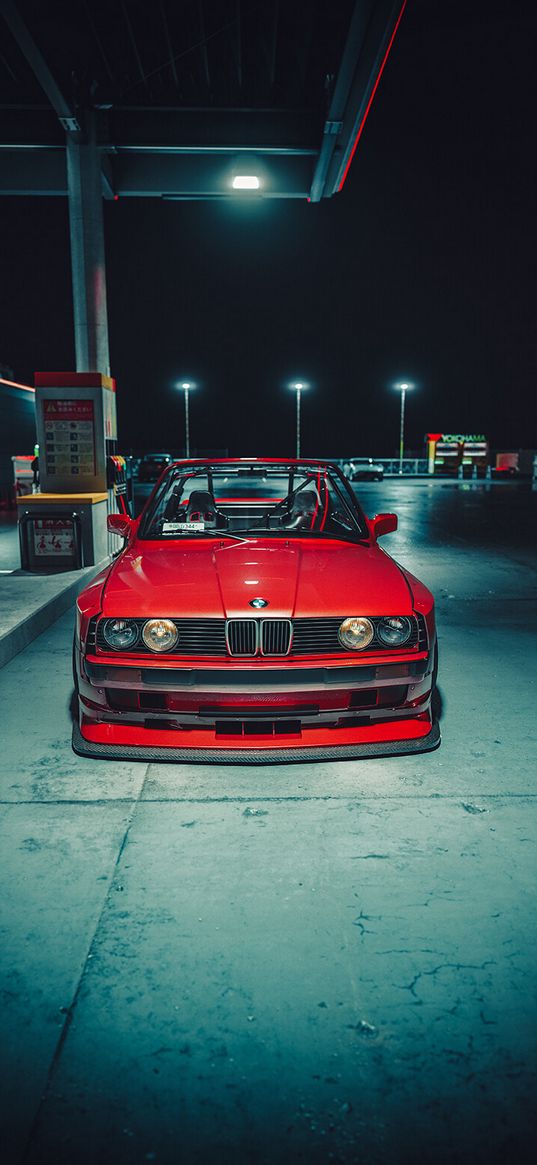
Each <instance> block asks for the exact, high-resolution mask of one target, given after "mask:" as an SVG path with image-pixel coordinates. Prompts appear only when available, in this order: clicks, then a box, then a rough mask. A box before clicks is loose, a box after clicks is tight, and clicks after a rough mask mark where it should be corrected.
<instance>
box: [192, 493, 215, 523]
mask: <svg viewBox="0 0 537 1165" xmlns="http://www.w3.org/2000/svg"><path fill="white" fill-rule="evenodd" d="M186 516H187V521H188V522H205V524H206V525H210V524H211V525H215V524H216V505H215V500H214V498H213V495H212V494H210V493H209V491H208V490H205V489H194V490H192V493H191V495H190V497H189V499H188V506H187V510H186Z"/></svg>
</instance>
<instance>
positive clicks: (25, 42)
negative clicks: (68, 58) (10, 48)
mask: <svg viewBox="0 0 537 1165" xmlns="http://www.w3.org/2000/svg"><path fill="white" fill-rule="evenodd" d="M0 12H1V13H2V16H3V17H4V20H5V22H6V24H7V26H8V28H9V30H10V32H11V34H12V36H13V37H14V38H15V40H16V42H17V44H18V46H19V49H20V51H21V53H22V54H23V56H24V57H25V58H26V60H27V62H28V64H29V66H30V68H31V69H32V72H33V73H34V75H35V77H36V79H37V80H38V81H39V84H40V85H41V88H42V89H43V91H44V92H45V93H46V95H47V97H48V99H49V101H50V103H51V105H52V107H53V109H54V110H55V111H56V113H57V115H58V119H59V121H60V123H61V125H62V126H63V128H64V130H65V131H66V133H68V134H73V133H79V132H80V125H79V123H78V120H77V118H76V115H75V111H74V108H73V107H72V106H71V105H70V104H69V102H68V101H66V99H65V97H64V95H63V93H62V91H61V89H60V87H59V85H58V84H57V82H56V80H55V78H54V77H53V75H52V73H51V71H50V69H49V67H48V65H47V62H46V61H45V58H44V57H43V55H42V53H41V52H40V50H39V49H38V47H37V45H36V43H35V41H34V39H33V37H32V36H31V34H30V33H29V31H28V29H27V27H26V25H25V23H24V21H23V19H22V17H21V15H20V13H19V11H18V9H17V8H16V6H15V4H14V3H13V0H0Z"/></svg>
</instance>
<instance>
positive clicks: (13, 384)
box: [0, 376, 35, 392]
mask: <svg viewBox="0 0 537 1165" xmlns="http://www.w3.org/2000/svg"><path fill="white" fill-rule="evenodd" d="M0 384H9V385H10V386H11V388H23V389H24V390H25V392H35V388H32V386H31V385H30V384H18V383H17V381H16V380H5V378H4V377H3V376H0Z"/></svg>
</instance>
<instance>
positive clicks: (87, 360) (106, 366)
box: [66, 115, 110, 376]
mask: <svg viewBox="0 0 537 1165" xmlns="http://www.w3.org/2000/svg"><path fill="white" fill-rule="evenodd" d="M87 129H88V133H87V136H86V138H85V140H84V141H76V140H74V138H73V135H72V134H67V143H66V144H67V188H68V197H69V229H70V237H71V271H72V284H73V311H74V324H75V356H76V369H77V372H101V373H103V374H104V375H105V376H109V375H110V356H109V350H108V319H107V313H106V274H105V247H104V224H103V205H102V193H101V159H100V152H99V149H98V147H97V144H96V138H95V124H94V121H93V118H92V117H91V115H88V121H87Z"/></svg>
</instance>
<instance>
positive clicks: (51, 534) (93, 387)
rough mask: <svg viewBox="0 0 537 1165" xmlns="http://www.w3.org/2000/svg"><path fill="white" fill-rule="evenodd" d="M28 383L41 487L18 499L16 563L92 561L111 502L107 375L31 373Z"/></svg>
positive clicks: (111, 394)
mask: <svg viewBox="0 0 537 1165" xmlns="http://www.w3.org/2000/svg"><path fill="white" fill-rule="evenodd" d="M35 386H36V422H37V440H38V443H39V477H40V487H41V492H40V493H35V494H32V495H31V497H25V498H21V499H19V500H18V506H17V508H18V511H19V521H20V527H21V559H22V566H23V568H26V569H34V570H36V569H51V568H52V569H59V570H61V569H63V570H72V569H73V568H76V567H79V566H93V565H94V564H97V563H99V562H102V561H103V559H105V558H107V556H108V554H109V544H108V532H107V527H106V519H107V515H108V512H109V510H110V511H112V510H114V509H115V506H116V504H117V503H116V501H115V499H114V494H113V492H112V491H113V490H114V484H112V485H109V470H108V460H109V457H111V456H112V457H114V456H116V455H115V447H116V441H117V424H116V386H115V381H114V380H112V378H111V377H109V376H103V375H102V374H101V373H100V372H36V374H35ZM117 474H118V483H119V484H121V482H120V474H119V469H118V470H117ZM109 490H110V493H109ZM116 496H119V497H121V494H119V495H116Z"/></svg>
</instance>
